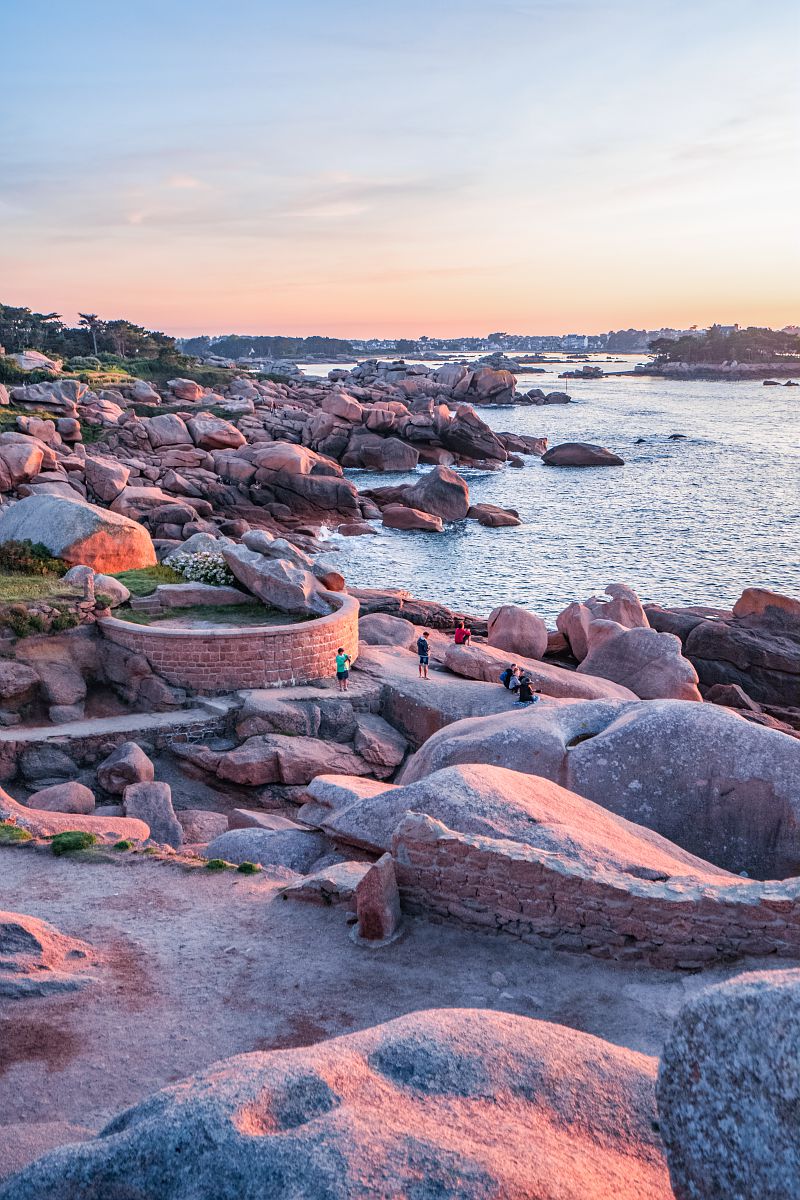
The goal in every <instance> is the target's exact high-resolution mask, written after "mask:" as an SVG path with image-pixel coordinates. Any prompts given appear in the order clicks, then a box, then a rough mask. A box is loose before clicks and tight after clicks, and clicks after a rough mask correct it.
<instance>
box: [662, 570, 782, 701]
mask: <svg viewBox="0 0 800 1200" xmlns="http://www.w3.org/2000/svg"><path fill="white" fill-rule="evenodd" d="M647 615H648V619H649V621H650V623H651V625H653V627H654V628H656V629H669V630H670V632H673V633H676V634H678V636H679V637H680V638H681V641H682V642H683V651H684V654H685V655H686V657H687V658H689V659H690V660H691V662H692V663H693V664H694V666H695V668H696V670H697V674H698V675H699V677H700V682H701V683H702V684H703V685H704V686H706V687H711V686H713V685H714V684H718V683H719V684H738V686H740V687H741V688H742V689H743V690H744V691H745V692H746V693H747V695H748V696H750V697H751V698H752V699H753V700H756V701H758V702H759V703H762V704H768V705H776V706H780V707H784V706H785V707H790V708H800V601H797V600H794V599H792V598H791V597H789V596H781V595H780V594H779V593H777V592H770V591H768V590H767V589H764V588H747V589H746V590H745V591H744V592H743V593H742V596H741V597H740V599H739V600H738V601H737V602H736V605H735V606H734V609H733V612H732V613H725V612H721V611H720V610H702V609H689V608H686V609H661V608H658V607H656V606H650V605H649V606H648V608H647Z"/></svg>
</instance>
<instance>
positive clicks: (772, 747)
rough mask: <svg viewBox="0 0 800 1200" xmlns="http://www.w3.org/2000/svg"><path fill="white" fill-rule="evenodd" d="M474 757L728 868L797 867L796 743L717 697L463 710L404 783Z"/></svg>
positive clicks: (416, 758)
mask: <svg viewBox="0 0 800 1200" xmlns="http://www.w3.org/2000/svg"><path fill="white" fill-rule="evenodd" d="M480 762H484V763H493V764H494V765H496V766H501V767H510V768H511V769H512V770H514V771H525V772H528V773H529V774H532V775H543V776H544V777H545V778H546V779H552V780H555V781H556V782H558V783H560V784H561V785H562V786H563V787H567V788H569V789H570V790H571V791H573V792H577V793H578V794H579V795H581V796H586V797H587V798H588V799H589V800H594V801H596V803H598V804H602V805H603V806H604V807H605V808H608V809H610V810H611V811H612V812H615V813H617V814H618V815H619V816H621V817H625V818H626V819H627V820H629V821H634V822H636V824H638V825H645V826H647V828H648V829H653V830H655V832H656V833H660V834H661V835H662V836H663V837H666V838H669V840H670V841H672V842H675V843H676V844H677V845H679V846H682V847H683V848H684V849H685V850H688V851H690V853H692V854H695V855H697V856H698V857H699V858H703V859H706V861H708V862H711V863H714V864H716V865H717V866H719V867H724V868H725V869H726V870H728V871H734V872H740V871H746V872H747V873H748V875H750V876H754V877H757V878H760V879H785V878H787V877H788V876H794V875H800V789H798V783H797V781H798V779H800V741H798V739H796V738H791V737H787V736H786V734H785V733H780V732H778V731H777V730H774V729H767V728H764V727H763V726H760V725H754V724H751V723H750V722H749V721H745V720H744V719H743V718H742V717H740V716H737V715H736V714H735V713H733V712H732V711H731V710H729V709H726V708H721V707H719V706H718V705H714V704H687V703H685V702H684V701H681V700H639V701H633V702H628V703H625V702H622V703H620V702H614V701H603V702H590V701H586V702H577V703H574V704H569V705H563V706H561V705H559V706H558V707H556V706H550V705H549V704H547V703H546V702H545V703H543V704H538V705H536V706H535V707H534V708H533V709H523V710H520V711H513V712H507V713H503V714H501V715H499V716H488V717H476V718H470V719H467V720H463V721H459V722H457V723H454V724H452V725H449V726H448V727H447V728H446V729H442V730H440V731H439V732H438V733H435V734H433V736H432V737H430V738H429V739H428V741H427V742H425V744H424V745H423V746H422V747H421V749H420V750H418V751H417V753H416V754H415V755H413V757H412V758H410V759H409V760H408V762H407V763H406V765H405V766H404V768H403V770H402V772H401V773H400V776H399V781H400V782H402V783H411V782H414V781H416V780H418V779H422V778H424V777H425V776H426V775H429V774H431V773H432V772H433V771H437V770H440V769H441V768H442V767H447V766H452V765H453V764H455V763H480Z"/></svg>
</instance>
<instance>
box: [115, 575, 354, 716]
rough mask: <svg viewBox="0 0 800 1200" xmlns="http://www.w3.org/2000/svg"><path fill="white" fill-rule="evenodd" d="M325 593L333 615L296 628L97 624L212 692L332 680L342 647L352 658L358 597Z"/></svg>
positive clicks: (164, 673)
mask: <svg viewBox="0 0 800 1200" xmlns="http://www.w3.org/2000/svg"><path fill="white" fill-rule="evenodd" d="M327 598H328V600H329V602H330V603H331V605H333V606H335V607H336V611H335V612H333V613H331V614H330V616H327V617H318V618H316V619H314V620H312V621H303V622H302V623H301V624H298V625H247V626H242V627H241V628H240V629H234V628H231V627H230V626H225V627H223V626H221V627H220V628H219V629H159V628H158V625H157V624H155V625H133V624H132V623H130V622H129V621H120V620H118V618H116V617H102V618H101V619H100V620H99V621H98V628H99V629H100V631H101V632H102V635H103V637H105V638H107V639H108V641H110V642H114V644H115V645H117V646H123V647H124V648H125V649H126V650H131V651H133V652H134V653H136V654H141V655H142V656H143V657H144V658H146V659H147V661H148V663H149V664H150V666H151V667H152V669H153V670H154V671H155V672H156V674H158V675H160V676H161V677H162V679H165V680H166V681H167V683H171V684H173V685H174V686H176V687H184V688H189V689H190V690H191V691H193V692H199V693H200V694H202V695H207V696H213V695H219V694H222V693H224V692H233V691H236V690H237V689H238V688H268V687H280V686H287V685H293V684H301V683H309V682H310V681H311V680H312V679H322V678H326V677H330V676H332V675H333V674H335V670H336V664H335V661H334V659H335V655H336V650H337V647H339V646H344V648H345V650H346V651H347V653H348V654H350V655H351V656H352V657H353V659H355V657H356V655H357V654H358V609H359V604H358V601H357V600H356V599H355V598H354V597H353V596H347V595H345V594H344V593H341V592H329V593H328V596H327Z"/></svg>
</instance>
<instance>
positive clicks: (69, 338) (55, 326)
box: [0, 304, 176, 358]
mask: <svg viewBox="0 0 800 1200" xmlns="http://www.w3.org/2000/svg"><path fill="white" fill-rule="evenodd" d="M0 346H2V347H4V349H5V352H6V354H16V353H19V352H20V351H22V350H41V351H42V353H44V354H48V355H50V356H52V357H56V358H75V357H79V356H81V355H92V356H94V357H95V358H96V357H97V356H98V355H102V354H112V355H115V356H116V357H118V358H158V357H164V356H166V355H169V354H171V353H175V352H176V347H175V338H173V337H170V336H169V334H166V333H161V332H159V331H158V330H154V329H145V328H144V327H143V326H141V325H134V324H133V322H132V321H127V320H125V319H123V318H117V319H115V320H111V321H107V320H103V319H102V318H100V317H99V316H98V315H97V313H80V320H79V322H78V324H77V325H74V326H70V325H67V324H65V322H64V321H63V320H62V317H61V314H60V313H56V312H50V313H40V312H33V311H32V310H31V309H30V308H17V307H14V306H13V305H10V304H0Z"/></svg>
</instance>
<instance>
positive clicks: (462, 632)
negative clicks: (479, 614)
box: [453, 621, 472, 646]
mask: <svg viewBox="0 0 800 1200" xmlns="http://www.w3.org/2000/svg"><path fill="white" fill-rule="evenodd" d="M471 637H472V630H471V629H468V628H467V627H466V625H465V624H464V622H463V621H459V622H458V624H457V625H456V631H455V633H454V635H453V641H454V642H455V644H456V645H457V646H468V645H469V641H470V638H471Z"/></svg>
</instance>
